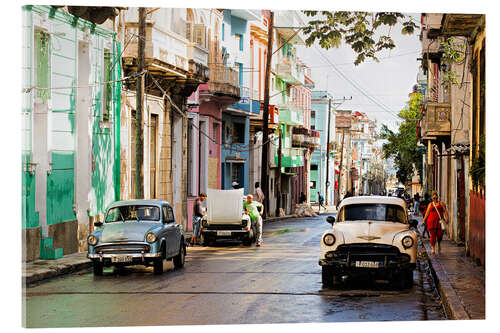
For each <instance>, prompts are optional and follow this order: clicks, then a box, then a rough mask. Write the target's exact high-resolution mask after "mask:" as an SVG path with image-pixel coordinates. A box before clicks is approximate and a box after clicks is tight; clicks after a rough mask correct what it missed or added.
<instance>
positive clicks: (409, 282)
mask: <svg viewBox="0 0 500 333" xmlns="http://www.w3.org/2000/svg"><path fill="white" fill-rule="evenodd" d="M401 275H402V279H401V281H402V283H403V288H405V289H409V288H411V287H413V270H412V269H407V270H405V271H403V273H402V274H401Z"/></svg>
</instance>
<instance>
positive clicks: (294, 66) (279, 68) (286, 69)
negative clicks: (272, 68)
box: [276, 57, 304, 84]
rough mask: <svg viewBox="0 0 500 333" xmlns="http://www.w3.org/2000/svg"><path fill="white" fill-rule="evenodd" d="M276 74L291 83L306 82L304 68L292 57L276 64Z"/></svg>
mask: <svg viewBox="0 0 500 333" xmlns="http://www.w3.org/2000/svg"><path fill="white" fill-rule="evenodd" d="M276 75H277V76H278V77H279V78H280V79H282V80H283V81H285V82H287V83H290V84H304V70H303V68H302V66H300V65H299V64H298V63H297V62H296V61H295V60H294V59H293V58H292V57H287V58H282V59H281V61H280V62H279V63H278V64H277V65H276Z"/></svg>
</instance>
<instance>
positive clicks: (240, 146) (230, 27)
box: [221, 9, 261, 193]
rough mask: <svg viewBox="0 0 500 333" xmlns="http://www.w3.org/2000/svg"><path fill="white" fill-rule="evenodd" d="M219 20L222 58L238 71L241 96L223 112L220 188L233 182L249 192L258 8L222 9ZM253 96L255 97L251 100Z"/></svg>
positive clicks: (255, 109)
mask: <svg viewBox="0 0 500 333" xmlns="http://www.w3.org/2000/svg"><path fill="white" fill-rule="evenodd" d="M223 15H224V18H223V24H222V43H221V44H222V50H223V57H222V61H223V64H224V65H225V66H230V67H232V68H233V69H235V70H236V71H238V81H239V82H238V83H239V87H240V100H239V101H238V102H237V103H235V104H232V105H230V106H229V107H227V108H226V109H224V110H223V112H222V143H223V144H222V149H221V175H222V179H221V183H222V184H221V185H222V186H221V188H222V189H230V188H232V186H231V184H232V183H233V182H235V181H236V182H238V184H239V185H240V187H243V188H245V193H249V189H250V186H249V185H250V184H249V174H250V163H249V158H250V149H249V148H250V118H249V117H250V116H251V115H258V114H259V112H260V102H259V101H258V96H256V94H254V93H253V90H252V89H250V84H251V82H250V81H251V80H250V79H251V75H250V74H251V73H252V72H251V71H250V70H249V68H250V67H251V63H250V54H251V52H250V47H251V44H250V23H249V22H251V21H260V20H261V14H260V11H258V10H243V9H232V10H229V9H225V10H224V11H223ZM253 98H256V99H257V100H254V99H253Z"/></svg>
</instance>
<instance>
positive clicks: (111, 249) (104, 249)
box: [95, 244, 150, 254]
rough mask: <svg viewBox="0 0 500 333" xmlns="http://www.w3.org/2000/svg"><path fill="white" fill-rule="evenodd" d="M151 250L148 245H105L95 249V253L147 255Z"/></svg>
mask: <svg viewBox="0 0 500 333" xmlns="http://www.w3.org/2000/svg"><path fill="white" fill-rule="evenodd" d="M149 249H150V247H149V245H147V244H103V245H98V246H96V247H95V251H96V252H97V253H102V254H116V253H142V252H145V253H147V252H149Z"/></svg>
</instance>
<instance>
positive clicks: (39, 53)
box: [35, 30, 51, 103]
mask: <svg viewBox="0 0 500 333" xmlns="http://www.w3.org/2000/svg"><path fill="white" fill-rule="evenodd" d="M35 50H36V51H35V52H36V53H35V56H36V85H37V86H38V87H40V88H50V71H51V69H50V35H49V34H48V33H46V32H44V31H41V30H37V31H36V32H35ZM36 97H38V98H41V99H42V101H43V102H44V103H45V102H47V100H49V99H50V89H37V90H36Z"/></svg>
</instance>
